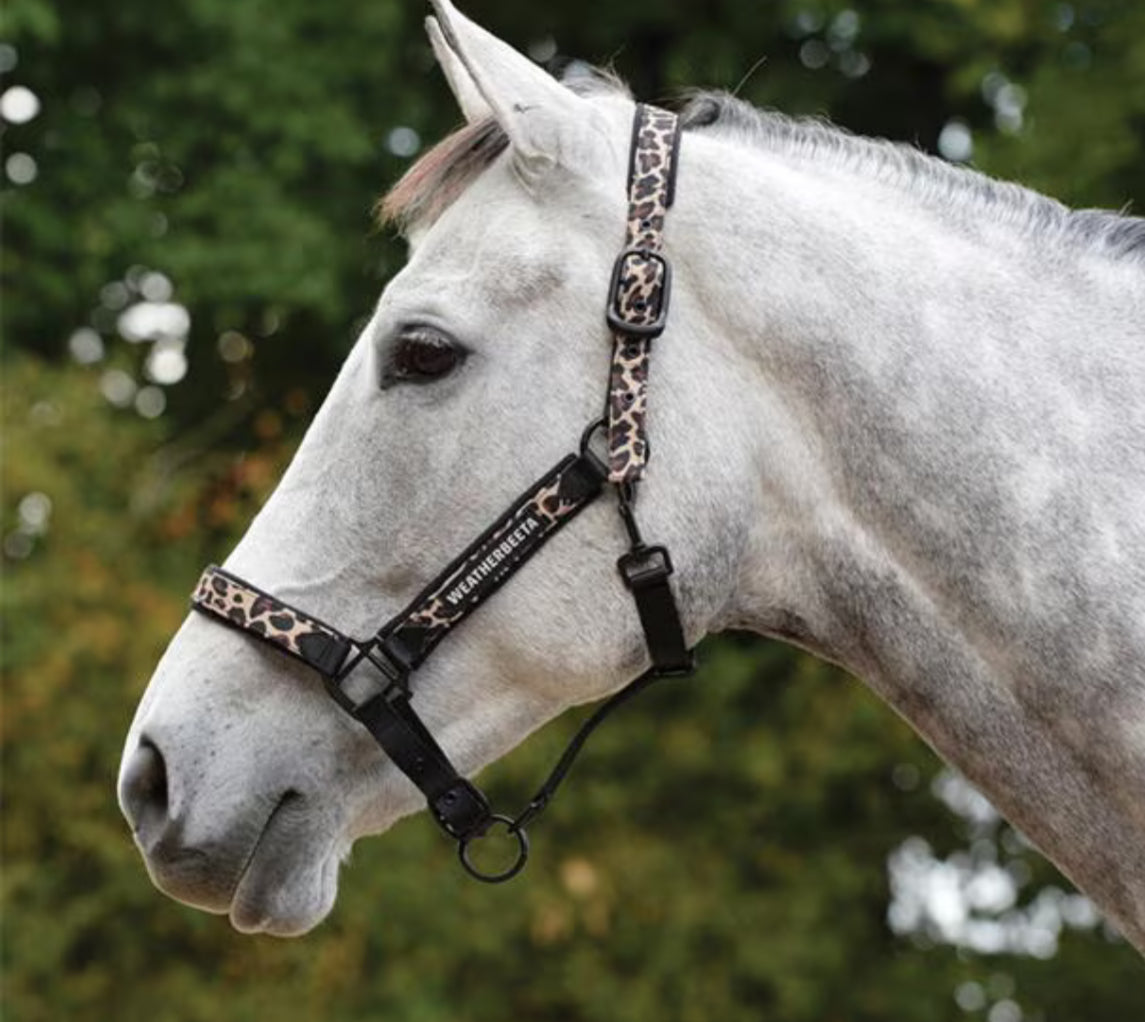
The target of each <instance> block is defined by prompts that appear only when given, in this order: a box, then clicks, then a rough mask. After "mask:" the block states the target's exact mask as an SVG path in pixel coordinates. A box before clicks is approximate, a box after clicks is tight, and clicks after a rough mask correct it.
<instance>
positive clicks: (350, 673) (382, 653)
mask: <svg viewBox="0 0 1145 1022" xmlns="http://www.w3.org/2000/svg"><path fill="white" fill-rule="evenodd" d="M366 663H369V664H370V665H371V666H372V667H373V668H374V671H365V670H359V668H360V667H361V666H362V665H363V664H366ZM375 672H376V673H375ZM409 675H410V668H409V667H407V666H406V665H405V664H403V663H401V662H400V661H399V660H398V659H397V657H395V656H393V655H392V654H391V652H390V651H389V650H388V649H387V648H386V647H385V646H384V645H383V644H382V643H381V642H378V641H377V640H371V641H370V642H368V643H363V644H362V645H359V646H357V647H356V648H355V649H354V650H353V651H352V652H351V654H350V656H349V657H348V658H347V660H346V662H345V664H343V665H342V667H341V668H340V669H339V671H338V673H337V674H335V675H333V676H332V677H330V678H329V680H328V682H327V687H328V688H329V690H330V694H331V695H332V696H333V697H334V699H335V701H336V702H337V703H338V704H339V705H340V706H341V707H342V708H343V709H344V710H346V711H347V712H348V713H349V714H350V715H351V716H355V715H356V714H357V711H358V710H360V709H361V708H362V707H363V706H365V705H366V704H367V703H369V702H371V701H372V700H373V699H375V698H377V697H378V696H383V697H384V698H386V699H389V700H392V699H394V698H397V697H408V695H409Z"/></svg>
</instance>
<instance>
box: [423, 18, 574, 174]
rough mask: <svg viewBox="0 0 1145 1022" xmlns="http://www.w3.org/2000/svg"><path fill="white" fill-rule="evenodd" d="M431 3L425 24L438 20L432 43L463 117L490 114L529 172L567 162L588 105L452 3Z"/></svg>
mask: <svg viewBox="0 0 1145 1022" xmlns="http://www.w3.org/2000/svg"><path fill="white" fill-rule="evenodd" d="M431 2H432V4H433V9H434V12H435V13H436V15H437V17H436V19H434V18H430V19H427V24H428V23H433V22H435V21H436V26H434V27H430V28H429V35H430V42H431V43H432V44H433V46H434V51H435V52H436V53H437V56H438V60H439V61H441V66H442V69H443V70H444V71H445V75H446V78H448V79H449V84H450V86H451V88H452V89H453V93H454V95H455V96H456V97H457V100H458V102H459V103H460V104H461V108H462V110H463V111H464V112H465V116H466V117H467V118H468V119H470V120H472V119H474V118H475V117H476V116H482V117H484V116H488V115H489V114H490V113H491V114H492V115H493V117H495V118H496V119H497V123H498V124H500V126H501V127H502V128H503V129H504V130H505V133H506V134H507V135H508V136H509V142H510V144H511V145H512V147H513V151H514V155H515V156H516V157H517V160H518V164H519V165H520V167H521V169H523V170H525V171H527V172H528V171H533V172H536V171H539V170H542V169H544V168H547V167H551V166H554V165H555V164H557V163H558V162H564V160H562V157H565V158H567V156H568V155H569V154H568V153H567V152H565V150H567V149H568V148H569V146H570V144H571V143H572V141H573V139H574V138H576V137H578V136H580V135H581V134H582V132H581V130H580V129H581V128H582V126H583V125H584V124H585V123H587V121H588V118H589V116H590V104H589V103H588V102H587V101H586V100H584V99H582V98H581V97H579V96H577V95H575V94H574V93H573V92H571V91H570V90H569V89H567V88H565V86H563V85H561V83H560V82H558V81H557V80H556V79H555V78H553V77H552V76H551V75H550V74H548V73H547V72H546V71H544V70H543V69H542V68H540V67H538V66H537V65H536V64H534V63H533V62H532V61H531V60H529V58H528V57H526V56H524V55H523V54H521V53H518V52H517V51H516V50H514V49H513V47H511V46H509V45H508V44H507V43H503V42H502V41H501V40H500V39H498V38H497V37H496V36H495V35H493V34H492V33H491V32H486V31H485V29H483V28H481V27H480V26H479V25H476V24H474V23H473V22H472V21H470V20H469V19H468V18H467V17H465V16H464V15H463V14H461V13H460V12H459V11H458V10H457V8H455V7H454V6H453V4H452V3H450V2H449V0H431ZM435 33H436V34H435ZM443 50H444V52H445V56H444V58H443V56H442V51H443Z"/></svg>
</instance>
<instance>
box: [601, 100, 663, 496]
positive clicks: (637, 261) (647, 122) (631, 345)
mask: <svg viewBox="0 0 1145 1022" xmlns="http://www.w3.org/2000/svg"><path fill="white" fill-rule="evenodd" d="M679 145H680V126H679V119H678V118H677V117H676V115H675V114H672V113H669V112H668V111H666V110H660V109H659V108H657V107H653V106H647V105H644V104H641V105H639V106H638V107H637V110H636V119H635V122H634V125H633V135H632V155H631V165H630V167H629V177H628V221H627V227H626V233H625V248H624V251H623V252H622V253H621V254H620V257H619V258H618V259H617V260H616V266H615V269H614V270H613V275H612V293H611V295H610V298H609V306H608V322H609V325H610V326H611V327H612V330H613V352H612V367H611V370H610V373H609V381H608V409H607V419H608V479H609V482H612V483H617V484H631V483H635V482H636V481H637V480H639V478H640V476H641V474H642V473H643V471H644V466H645V465H646V464H647V461H648V439H647V436H646V435H645V417H646V411H647V404H648V362H649V355H650V354H651V346H652V340H653V338H655V337H657V336H659V334H660V333H661V332H662V331H663V329H664V321H665V318H666V317H667V314H668V296H669V293H670V287H671V269H670V267H669V264H668V261H667V259H665V258H664V256H663V255H662V254H661V250H662V249H663V247H664V219H665V215H666V213H667V211H668V208H669V207H670V206H671V205H672V198H673V191H674V186H675V178H676V165H677V156H678V150H679Z"/></svg>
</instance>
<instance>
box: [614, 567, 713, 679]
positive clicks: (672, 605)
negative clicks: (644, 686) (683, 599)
mask: <svg viewBox="0 0 1145 1022" xmlns="http://www.w3.org/2000/svg"><path fill="white" fill-rule="evenodd" d="M616 566H617V569H618V570H619V571H620V575H621V578H623V579H624V584H625V585H626V586H628V588H629V590H631V592H632V596H633V599H634V600H635V602H636V612H637V613H638V614H639V615H640V625H641V627H642V628H643V629H644V640H645V642H646V644H647V646H648V655H649V656H650V657H651V658H652V670H653V671H654V672H655V673H656V674H657V675H670V674H688V673H690V672H691V671H692V669H693V667H694V666H695V657H694V655H693V653H692V651H691V650H689V649H688V645H687V642H686V641H685V639H684V628H683V626H682V625H681V623H680V612H679V610H678V609H677V607H676V599H675V597H674V596H673V594H672V588H671V585H670V584H669V582H668V579H669V577H670V576H671V575H672V571H673V568H672V559H671V558H670V557H669V556H668V550H667V548H665V547H662V546H653V547H646V546H637V547H635V548H634V549H633V550H631V551H629V552H628V553H627V554H625V555H624V556H623V557H621V558H620V560H619V561H617V562H616Z"/></svg>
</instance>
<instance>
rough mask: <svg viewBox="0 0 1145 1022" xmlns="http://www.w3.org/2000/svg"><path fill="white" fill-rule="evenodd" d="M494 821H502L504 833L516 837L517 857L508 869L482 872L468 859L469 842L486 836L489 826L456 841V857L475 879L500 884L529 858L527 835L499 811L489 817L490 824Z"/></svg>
mask: <svg viewBox="0 0 1145 1022" xmlns="http://www.w3.org/2000/svg"><path fill="white" fill-rule="evenodd" d="M495 823H503V824H504V825H505V831H506V833H508V834H512V835H513V836H514V837H515V838H516V839H517V858H516V860H515V861H514V862H513V864H512V865H511V866H510V867H509V868H508V869H506V870H502V871H501V872H500V873H482V872H481V870H479V869H478V868H477V867H476V866H474V865H473V863H472V862H470V861H469V846H470V844H471V843H472V842H474V841H477V840H479V839H480V838H483V837H486V836H487V835H488V833H489V827H486V828H485V830H483V831H482V832H481V833H480V834H475V835H473V837H467V838H463V839H462V840H460V841H458V842H457V857H458V858H459V859H460V860H461V865H462V866H463V867H464V868H465V872H466V873H468V874H469V875H470V876H471V877H473V878H474V879H475V880H481V881H483V882H484V883H487V884H500V883H504V882H505V881H506V880H511V879H512V878H513V877H515V876H516V875H517V874H518V873H520V872H521V870H523V869H524V868H525V863H526V862H527V861H528V859H529V835H528V834H526V833H525V828H524V827H517V826H514V823H513V820H511V819H510V818H509V817H508V816H502V815H501V814H500V813H494V814H493V816H492V817H491V818H490V826H492V825H493V824H495Z"/></svg>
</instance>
